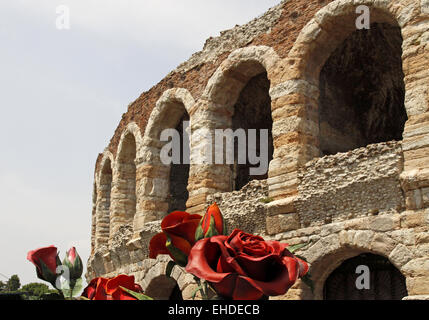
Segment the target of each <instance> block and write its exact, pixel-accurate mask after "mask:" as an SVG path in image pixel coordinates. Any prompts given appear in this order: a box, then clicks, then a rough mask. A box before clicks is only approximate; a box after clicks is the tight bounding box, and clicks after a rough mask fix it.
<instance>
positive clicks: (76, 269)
mask: <svg viewBox="0 0 429 320" xmlns="http://www.w3.org/2000/svg"><path fill="white" fill-rule="evenodd" d="M63 264H64V265H65V266H66V267H68V268H69V271H70V279H71V280H77V279H80V277H81V276H82V272H83V264H82V259H81V258H80V256H79V255H78V254H77V251H76V248H75V247H73V248H71V249H70V250H69V251H67V253H66V257H65V258H64V260H63Z"/></svg>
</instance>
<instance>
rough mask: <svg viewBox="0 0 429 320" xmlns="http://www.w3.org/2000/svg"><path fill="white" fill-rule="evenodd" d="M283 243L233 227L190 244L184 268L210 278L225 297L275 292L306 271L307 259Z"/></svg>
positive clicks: (282, 290) (256, 296) (283, 290)
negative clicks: (224, 232)
mask: <svg viewBox="0 0 429 320" xmlns="http://www.w3.org/2000/svg"><path fill="white" fill-rule="evenodd" d="M287 247H288V245H287V244H283V243H280V242H277V241H265V240H264V239H263V238H261V237H259V236H254V235H251V234H247V233H245V232H243V231H241V230H238V229H236V230H234V231H233V232H232V234H231V235H230V236H223V235H220V236H213V237H211V238H205V239H203V240H200V241H198V242H197V243H196V244H195V245H194V246H193V247H192V250H191V253H190V255H189V258H188V265H187V266H186V271H187V272H189V273H192V274H193V275H195V276H197V277H199V278H201V279H205V280H207V281H208V282H210V283H211V285H212V286H213V288H214V289H215V290H216V292H217V293H218V294H219V295H220V296H222V297H224V298H227V299H233V300H257V299H260V298H262V297H263V296H278V295H282V294H285V293H286V292H287V291H288V290H289V288H290V287H291V286H292V285H293V284H294V283H295V282H296V280H297V279H298V278H299V277H302V276H304V275H305V274H306V273H307V271H308V265H307V263H306V262H305V261H302V260H301V259H299V258H296V257H295V256H294V255H293V254H292V253H290V252H289V250H287Z"/></svg>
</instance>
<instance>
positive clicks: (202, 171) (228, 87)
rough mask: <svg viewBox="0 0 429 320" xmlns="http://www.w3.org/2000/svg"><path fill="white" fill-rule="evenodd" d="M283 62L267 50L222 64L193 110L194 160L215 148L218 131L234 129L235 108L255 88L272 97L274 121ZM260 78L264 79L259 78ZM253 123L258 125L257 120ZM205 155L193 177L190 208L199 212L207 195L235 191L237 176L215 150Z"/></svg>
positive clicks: (247, 51) (246, 51) (236, 54)
mask: <svg viewBox="0 0 429 320" xmlns="http://www.w3.org/2000/svg"><path fill="white" fill-rule="evenodd" d="M280 62H281V61H280V58H279V57H278V55H277V53H276V52H275V50H274V49H273V48H271V47H267V46H250V47H245V48H241V49H237V50H235V51H233V52H232V53H231V54H230V55H229V56H228V58H227V59H226V60H225V61H223V62H222V64H221V65H220V66H219V67H218V69H217V70H216V71H215V73H214V74H213V76H212V77H211V78H210V79H209V81H208V83H207V86H206V88H205V90H204V92H203V94H202V97H201V99H200V100H199V101H198V102H197V105H196V107H195V108H194V110H192V111H193V114H192V116H193V118H194V121H192V123H191V125H192V134H193V137H192V147H191V149H192V150H193V156H194V151H195V150H202V149H204V148H203V146H205V145H211V146H213V145H214V136H215V133H214V132H215V130H216V129H233V127H234V114H236V115H238V114H239V112H237V113H235V112H234V111H235V109H236V108H235V107H236V105H237V103H239V102H240V101H241V98H242V96H241V95H242V93H243V91H244V90H246V88H248V87H249V86H251V85H254V86H255V87H258V86H259V85H260V84H261V83H262V84H263V86H264V87H266V90H265V91H264V94H266V96H267V97H268V104H269V108H268V112H267V117H269V118H271V100H270V99H271V97H270V90H271V89H272V86H273V84H275V83H276V81H277V77H278V70H277V67H278V66H279V64H280ZM258 76H260V79H258V78H257V77H258ZM261 90H262V89H261ZM248 91H251V90H250V89H249V90H248ZM262 91H263V90H262ZM262 91H261V92H262ZM264 98H265V97H264ZM241 118H242V120H246V119H247V120H249V121H250V120H252V119H251V118H252V117H241ZM245 118H246V119H245ZM253 120H255V121H256V120H257V116H255V117H254V118H253ZM263 120H265V119H263ZM268 122H270V126H272V128H271V127H270V128H267V129H269V131H270V133H271V132H273V131H274V130H275V126H276V124H275V122H274V123H273V122H272V120H271V119H269V120H268ZM237 126H238V125H237ZM243 128H244V129H246V128H245V127H243ZM248 129H259V128H258V127H255V128H248ZM203 130H204V131H205V132H204V134H200V135H198V136H195V137H194V134H195V133H196V132H198V131H203ZM257 145H258V144H257ZM201 154H204V156H203V158H204V160H201V158H200V159H198V160H197V161H196V162H195V163H194V162H192V163H193V164H192V166H191V173H190V191H189V192H190V201H189V202H188V203H189V205H188V206H189V207H193V208H194V209H193V210H194V211H195V212H197V211H198V212H201V211H202V210H204V208H203V207H204V204H203V203H204V201H205V198H206V196H207V195H209V194H211V193H215V192H228V191H232V189H233V184H232V175H233V173H232V170H231V167H230V165H225V164H218V165H216V164H214V163H215V161H214V150H213V149H212V150H209V152H207V150H204V151H201ZM210 156H211V157H212V158H211V159H210Z"/></svg>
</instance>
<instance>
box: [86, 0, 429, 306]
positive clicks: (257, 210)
mask: <svg viewBox="0 0 429 320" xmlns="http://www.w3.org/2000/svg"><path fill="white" fill-rule="evenodd" d="M359 5H366V6H368V7H369V9H370V19H371V27H370V29H369V30H366V29H363V30H357V28H356V24H355V21H356V18H357V16H358V15H357V14H356V7H357V6H359ZM428 65H429V1H428V0H393V1H389V0H336V1H327V0H325V1H324V0H305V1H304V0H295V1H283V2H281V3H280V4H279V5H277V6H276V7H274V8H272V9H270V10H269V11H268V12H266V13H265V14H264V15H263V16H261V17H259V18H257V19H255V20H253V21H251V22H249V23H248V24H246V25H243V26H237V27H235V28H233V29H231V30H227V31H224V32H221V34H220V36H219V37H217V38H210V39H208V40H207V42H206V44H205V46H204V48H203V50H202V51H200V52H198V53H196V54H194V55H193V56H192V57H191V58H190V59H189V60H188V61H187V62H185V63H183V64H182V65H180V66H179V67H178V68H177V69H176V70H174V71H172V72H171V73H170V74H168V75H167V76H166V77H165V78H164V79H163V80H162V81H161V82H160V83H158V84H157V85H156V86H154V87H153V88H152V89H150V90H149V91H148V92H145V93H143V94H142V95H141V96H140V97H139V98H138V99H137V100H136V101H135V102H133V103H132V104H131V105H130V106H129V107H128V111H127V112H126V113H125V114H124V115H123V117H122V119H121V121H120V123H119V126H118V128H117V130H116V131H115V133H114V135H113V138H112V139H111V141H110V144H109V145H108V146H107V148H106V149H105V151H104V152H103V153H102V154H100V155H99V157H98V159H97V162H96V167H95V179H94V196H93V213H92V254H91V257H90V259H89V261H88V273H87V277H88V279H90V278H93V277H95V276H113V275H115V274H118V273H126V274H133V275H135V276H136V279H137V281H138V282H139V283H140V284H141V285H142V287H143V289H144V290H145V292H146V293H147V294H148V295H150V296H153V297H154V298H159V299H182V298H183V299H187V298H189V297H190V293H191V292H192V291H193V288H194V287H195V284H194V283H193V279H192V276H190V275H187V274H186V273H184V272H181V271H180V269H175V271H174V272H173V279H170V278H166V277H164V276H163V274H164V270H165V266H166V263H167V262H168V260H169V257H168V256H162V257H161V258H159V259H158V260H151V259H148V242H149V239H150V238H151V237H152V236H153V235H154V234H155V233H157V232H158V231H159V230H160V220H161V219H162V218H163V217H164V216H165V215H166V214H167V213H168V212H170V211H171V210H185V209H186V210H187V211H188V212H190V213H201V214H203V213H204V212H205V209H206V206H207V205H208V204H209V203H211V202H212V201H217V202H218V204H219V206H220V207H221V209H222V211H223V212H224V214H225V215H226V217H227V219H228V224H229V225H230V226H234V227H239V228H242V229H243V230H244V231H247V232H252V233H257V234H260V235H262V236H263V237H265V238H266V239H270V238H271V239H276V240H281V241H284V242H287V243H290V244H296V243H303V242H310V244H309V245H308V246H307V247H305V248H304V249H302V250H301V251H300V252H299V254H300V255H302V256H304V257H305V258H306V259H307V260H308V261H309V262H310V263H311V270H312V276H313V279H314V280H315V292H314V294H312V293H311V292H310V291H309V289H308V288H307V287H306V286H304V285H303V284H302V283H300V282H299V283H297V284H296V285H295V286H294V287H293V288H292V289H291V290H290V291H289V292H288V294H287V295H286V296H284V297H279V298H281V299H424V298H429V68H428ZM186 120H191V128H190V129H191V131H192V132H195V131H197V130H198V129H201V128H204V129H206V130H208V131H210V132H214V130H215V129H227V128H231V129H237V128H244V129H253V128H255V129H268V130H269V133H270V134H269V137H270V138H269V144H270V146H269V150H270V151H269V156H270V164H269V171H268V175H267V176H263V177H252V176H249V165H248V164H244V165H238V166H237V165H232V166H231V165H209V164H206V165H197V164H192V163H191V165H172V166H166V165H163V164H162V162H161V160H160V150H161V149H162V147H163V146H164V143H163V142H161V140H160V134H161V132H162V131H163V130H164V129H167V128H178V129H180V130H179V131H181V128H182V126H183V122H184V121H186ZM213 136H214V134H213ZM186 143H189V141H187V139H184V137H183V136H181V144H186ZM208 143H210V141H205V140H204V139H203V138H200V139H198V138H194V137H192V139H191V144H190V150H195V148H200V147H201V146H204V145H205V144H208ZM357 264H360V265H362V264H363V265H367V266H369V267H370V269H371V270H372V272H371V277H372V278H371V283H372V285H373V287H372V289H371V290H366V291H365V292H363V291H356V290H353V288H352V287H353V281H354V280H353V279H354V278H353V277H354V276H355V269H356V265H357ZM350 288H352V289H350Z"/></svg>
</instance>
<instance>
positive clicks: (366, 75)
mask: <svg viewBox="0 0 429 320" xmlns="http://www.w3.org/2000/svg"><path fill="white" fill-rule="evenodd" d="M319 89H320V97H319V133H320V150H321V153H322V154H323V155H330V154H336V153H338V152H347V151H349V150H353V149H356V148H359V147H365V146H367V145H369V144H373V143H380V142H387V141H391V140H397V141H399V140H402V133H403V131H404V126H405V122H406V121H407V113H406V110H405V105H404V99H405V85H404V73H403V71H402V36H401V29H400V27H399V26H394V25H391V24H388V23H373V24H372V25H371V27H370V29H369V30H366V29H363V30H356V31H354V32H353V33H352V34H351V35H349V36H348V37H347V38H346V39H345V40H344V41H343V42H342V44H341V45H339V46H338V47H337V49H336V50H335V51H334V52H333V53H332V54H331V56H330V57H329V58H328V60H327V61H326V63H325V64H324V66H323V68H322V70H321V72H320V77H319Z"/></svg>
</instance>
